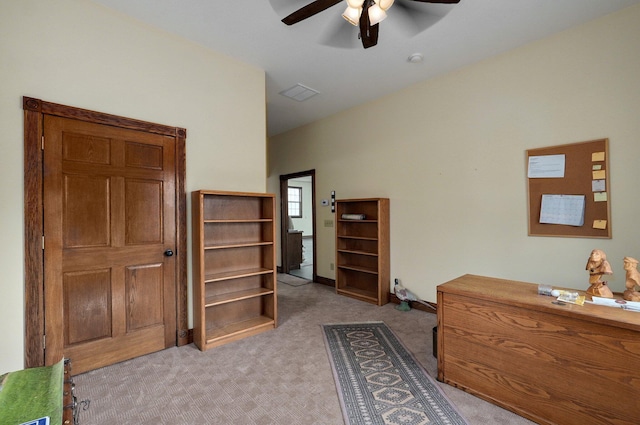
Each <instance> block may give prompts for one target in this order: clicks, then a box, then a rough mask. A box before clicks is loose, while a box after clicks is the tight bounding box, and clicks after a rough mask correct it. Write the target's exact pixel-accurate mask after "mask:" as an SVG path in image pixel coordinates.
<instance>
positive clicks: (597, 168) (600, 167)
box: [592, 164, 602, 170]
mask: <svg viewBox="0 0 640 425" xmlns="http://www.w3.org/2000/svg"><path fill="white" fill-rule="evenodd" d="M592 170H602V164H598V165H594V166H593V167H592Z"/></svg>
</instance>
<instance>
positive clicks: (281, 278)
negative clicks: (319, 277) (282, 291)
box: [278, 273, 311, 286]
mask: <svg viewBox="0 0 640 425" xmlns="http://www.w3.org/2000/svg"><path fill="white" fill-rule="evenodd" d="M278 282H280V283H286V284H287V285H291V286H302V285H306V284H307V283H311V281H310V280H307V279H303V278H301V277H298V276H293V275H290V274H285V273H278Z"/></svg>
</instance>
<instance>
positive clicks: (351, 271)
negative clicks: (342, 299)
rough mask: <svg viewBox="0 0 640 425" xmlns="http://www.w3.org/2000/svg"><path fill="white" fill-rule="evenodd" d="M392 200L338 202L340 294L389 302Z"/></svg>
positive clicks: (338, 278)
mask: <svg viewBox="0 0 640 425" xmlns="http://www.w3.org/2000/svg"><path fill="white" fill-rule="evenodd" d="M389 269H390V266H389V199H387V198H367V199H344V200H337V201H336V270H337V271H336V292H337V293H338V294H341V295H346V296H349V297H353V298H356V299H359V300H362V301H367V302H370V303H373V304H377V305H383V304H386V303H388V302H389V289H390V279H389V275H390V270H389Z"/></svg>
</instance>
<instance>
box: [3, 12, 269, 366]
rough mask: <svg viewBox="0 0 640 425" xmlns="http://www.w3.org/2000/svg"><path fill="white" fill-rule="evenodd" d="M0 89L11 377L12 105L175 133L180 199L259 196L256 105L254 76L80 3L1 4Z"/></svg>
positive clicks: (18, 148) (15, 245) (15, 307)
mask: <svg viewBox="0 0 640 425" xmlns="http://www.w3.org/2000/svg"><path fill="white" fill-rule="evenodd" d="M0 81H1V83H0V128H2V133H3V134H2V140H1V141H0V146H1V149H2V154H1V155H0V173H1V175H2V179H1V181H0V199H2V204H1V205H0V217H1V221H0V234H1V235H2V239H3V243H2V245H1V246H0V270H2V281H1V282H0V288H1V289H0V292H1V293H2V296H1V297H0V341H2V343H1V344H0V373H2V372H3V371H10V370H15V369H19V368H22V367H23V351H24V341H23V340H24V326H23V323H24V309H23V305H24V282H23V246H24V239H23V231H24V230H23V229H24V223H23V205H22V202H23V185H22V178H23V154H22V147H23V119H22V96H23V95H26V96H31V97H37V98H41V99H43V100H46V101H50V102H56V103H62V104H66V105H70V106H76V107H81V108H86V109H92V110H96V111H101V112H107V113H111V114H115V115H121V116H127V117H132V118H137V119H142V120H146V121H151V122H157V123H161V124H166V125H171V126H177V127H184V128H186V129H187V190H188V191H191V190H196V189H201V188H204V189H224V190H241V191H255V192H264V191H265V188H266V146H265V139H266V131H265V126H266V124H265V108H266V106H265V95H264V93H265V87H264V85H265V77H264V72H263V71H262V70H260V69H257V68H254V67H250V66H248V65H246V64H242V63H239V62H237V61H235V60H232V59H230V58H227V57H224V56H221V55H218V54H215V53H213V52H211V51H209V50H206V49H204V48H202V47H200V46H197V45H194V44H191V43H188V42H186V41H184V40H182V39H180V38H177V37H175V36H171V35H168V34H166V33H163V32H160V31H158V30H155V29H153V28H151V27H149V26H146V25H143V24H140V23H138V22H136V21H134V20H132V19H130V18H127V17H124V16H122V15H120V14H118V13H115V12H112V11H110V10H109V9H106V8H103V7H101V6H98V5H95V4H93V3H91V2H89V1H86V0H56V1H55V2H51V1H39V0H4V1H2V3H1V4H0ZM239 88H240V89H239ZM189 286H190V285H189Z"/></svg>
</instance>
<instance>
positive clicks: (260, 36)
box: [93, 0, 640, 136]
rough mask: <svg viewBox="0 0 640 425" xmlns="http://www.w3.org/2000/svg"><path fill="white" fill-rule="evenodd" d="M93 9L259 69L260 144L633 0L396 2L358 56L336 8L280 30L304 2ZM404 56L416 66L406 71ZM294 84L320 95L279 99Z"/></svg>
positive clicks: (193, 2) (121, 2) (253, 0)
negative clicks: (263, 135)
mask: <svg viewBox="0 0 640 425" xmlns="http://www.w3.org/2000/svg"><path fill="white" fill-rule="evenodd" d="M93 1H95V2H96V3H99V4H102V5H104V6H107V7H109V8H113V9H116V10H118V11H121V12H123V13H125V14H127V15H130V16H133V17H135V18H137V19H139V20H141V21H144V22H146V23H149V24H151V25H153V26H156V27H159V28H162V29H164V30H166V31H169V32H171V33H175V34H178V35H180V36H182V37H184V38H187V39H189V40H192V41H194V42H196V43H198V44H200V45H203V46H206V47H209V48H210V49H211V50H214V51H216V52H219V53H223V54H226V55H228V56H231V57H234V58H237V59H238V60H240V61H243V62H247V63H250V64H253V65H255V66H257V67H259V68H261V69H264V70H265V72H266V85H267V94H266V95H267V129H268V130H267V132H268V134H269V135H270V136H272V135H276V134H279V133H282V132H284V131H287V130H290V129H292V128H295V127H298V126H301V125H303V124H307V123H310V122H313V121H315V120H317V119H320V118H324V117H327V116H329V115H332V114H335V113H337V112H339V111H341V110H344V109H347V108H350V107H353V106H356V105H358V104H361V103H365V102H368V101H370V100H373V99H375V98H378V97H381V96H384V95H386V94H389V93H392V92H394V91H397V90H399V89H401V88H404V87H407V86H409V85H411V84H414V83H416V82H419V81H423V80H426V79H428V78H432V77H435V76H437V75H440V74H443V73H446V72H449V71H452V70H455V69H458V68H461V67H464V66H466V65H469V64H472V63H474V62H478V61H481V60H483V59H486V58H488V57H491V56H494V55H497V54H500V53H502V52H505V51H508V50H511V49H514V48H516V47H518V46H521V45H523V44H526V43H529V42H531V41H534V40H537V39H540V38H543V37H546V36H549V35H551V34H554V33H556V32H559V31H562V30H565V29H567V28H569V27H572V26H574V25H578V24H580V23H583V22H586V21H589V20H591V19H594V18H597V17H599V16H602V15H606V14H608V13H611V12H614V11H616V10H618V9H621V8H624V7H627V6H630V5H633V4H636V3H639V2H640V0H461V1H460V3H459V4H457V5H438V4H427V3H418V2H412V1H410V0H396V3H395V4H394V5H393V6H392V7H391V8H390V9H389V10H388V15H389V17H388V18H387V19H386V20H385V21H383V22H382V23H381V24H380V35H379V41H378V45H377V46H374V47H372V48H369V49H366V50H365V49H363V48H362V45H361V44H360V42H359V40H358V39H357V34H358V30H357V28H356V27H353V26H351V25H349V24H348V23H346V21H345V20H344V19H343V18H342V17H341V16H340V15H341V14H342V12H343V11H344V9H345V7H346V4H345V3H344V2H342V3H340V4H338V5H336V6H333V7H331V8H329V9H327V10H325V11H324V12H322V13H320V14H318V15H316V16H314V17H312V18H309V19H307V20H305V21H302V22H300V23H298V24H295V25H293V26H286V25H285V24H283V23H282V22H280V20H281V19H282V18H284V17H285V16H287V15H288V14H290V13H292V12H293V11H295V10H297V9H299V8H300V7H302V6H305V5H306V4H308V3H310V2H311V1H312V0H225V1H223V0H93ZM336 46H339V47H336ZM413 53H422V54H423V55H424V61H423V62H422V63H419V64H414V63H410V62H409V61H408V60H407V59H408V57H409V56H410V55H411V54H413ZM297 83H300V84H303V85H305V86H308V87H310V88H312V89H315V90H317V91H319V92H320V94H318V95H316V96H314V97H312V98H310V99H309V100H307V101H305V102H298V101H295V100H291V99H288V98H285V97H283V96H281V95H280V94H279V93H280V92H281V91H283V90H285V89H288V88H290V87H291V86H294V85H295V84H297Z"/></svg>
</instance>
